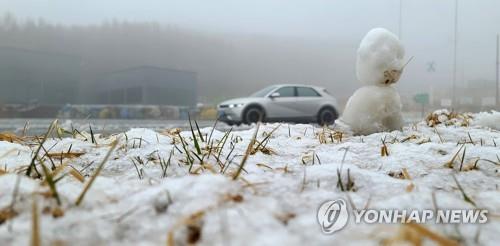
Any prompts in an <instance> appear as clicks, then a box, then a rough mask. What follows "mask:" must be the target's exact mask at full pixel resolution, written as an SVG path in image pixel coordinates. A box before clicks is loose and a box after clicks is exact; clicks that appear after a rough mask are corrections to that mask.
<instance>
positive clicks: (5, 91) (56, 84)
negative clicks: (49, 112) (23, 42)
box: [0, 47, 81, 105]
mask: <svg viewBox="0 0 500 246" xmlns="http://www.w3.org/2000/svg"><path fill="white" fill-rule="evenodd" d="M80 64H81V60H80V58H79V57H77V56H72V55H66V54H58V53H51V52H41V51H35V50H27V49H20V48H14V47H0V86H1V90H0V104H27V103H36V104H43V105H61V104H66V103H75V102H76V96H77V92H78V86H79V82H80Z"/></svg>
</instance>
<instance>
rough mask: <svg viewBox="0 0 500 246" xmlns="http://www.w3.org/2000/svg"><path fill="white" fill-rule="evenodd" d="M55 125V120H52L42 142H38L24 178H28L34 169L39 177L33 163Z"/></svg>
mask: <svg viewBox="0 0 500 246" xmlns="http://www.w3.org/2000/svg"><path fill="white" fill-rule="evenodd" d="M56 125H57V120H54V121H53V122H52V123H51V124H50V126H49V129H48V130H47V133H45V136H44V137H43V139H42V141H41V142H40V145H39V146H38V148H37V150H36V151H35V153H34V155H33V159H31V163H30V165H29V166H28V169H26V176H30V175H31V170H33V169H35V172H37V174H38V175H40V174H39V173H38V171H37V169H36V166H35V161H36V159H37V158H38V153H40V150H41V149H42V147H43V144H44V143H45V141H47V138H48V137H49V135H50V134H51V133H52V131H53V130H54V127H55V126H56Z"/></svg>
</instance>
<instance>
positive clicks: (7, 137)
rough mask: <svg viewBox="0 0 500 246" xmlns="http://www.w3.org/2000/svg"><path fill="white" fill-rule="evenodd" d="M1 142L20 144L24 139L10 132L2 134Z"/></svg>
mask: <svg viewBox="0 0 500 246" xmlns="http://www.w3.org/2000/svg"><path fill="white" fill-rule="evenodd" d="M0 141H7V142H11V143H19V142H22V139H21V138H20V137H18V136H16V134H14V133H10V132H0Z"/></svg>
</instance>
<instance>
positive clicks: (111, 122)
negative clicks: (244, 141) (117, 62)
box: [0, 113, 421, 135]
mask: <svg viewBox="0 0 500 246" xmlns="http://www.w3.org/2000/svg"><path fill="white" fill-rule="evenodd" d="M403 115H404V116H403V117H404V118H405V121H406V124H411V123H414V122H417V121H419V120H421V117H420V115H419V114H418V113H404V114H403ZM52 121H53V120H52V119H0V132H13V133H16V134H20V133H22V132H23V129H24V126H25V125H26V124H28V131H27V133H26V134H28V135H39V134H43V133H45V132H46V131H47V128H48V127H49V125H50V123H51V122H52ZM59 122H60V125H61V126H62V127H63V128H65V129H68V130H70V129H71V128H72V126H73V127H74V128H76V129H78V130H80V131H87V132H88V131H89V129H90V128H89V124H90V125H91V126H92V130H93V131H94V132H95V133H117V132H123V131H127V130H129V129H130V128H149V129H153V130H163V129H169V128H182V129H189V122H188V121H187V120H144V119H140V120H120V119H72V120H69V119H62V120H60V121H59ZM197 122H198V125H199V126H200V128H203V127H212V126H213V124H214V121H208V120H200V121H197ZM229 128H231V127H230V126H228V125H226V124H225V123H222V122H219V123H217V129H218V130H227V129H229ZM235 128H237V129H239V130H242V129H249V128H250V127H249V126H247V125H242V126H239V127H235Z"/></svg>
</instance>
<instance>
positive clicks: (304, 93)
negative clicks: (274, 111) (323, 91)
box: [297, 87, 320, 97]
mask: <svg viewBox="0 0 500 246" xmlns="http://www.w3.org/2000/svg"><path fill="white" fill-rule="evenodd" d="M297 94H298V95H299V97H319V96H320V94H319V93H318V92H317V91H316V90H314V89H313V88H310V87H297Z"/></svg>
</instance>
